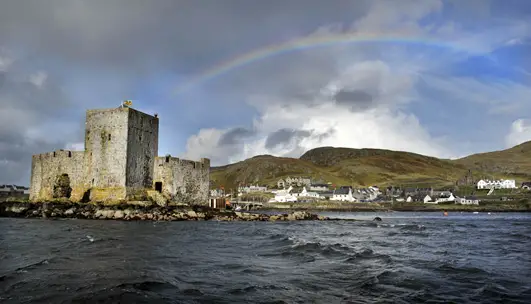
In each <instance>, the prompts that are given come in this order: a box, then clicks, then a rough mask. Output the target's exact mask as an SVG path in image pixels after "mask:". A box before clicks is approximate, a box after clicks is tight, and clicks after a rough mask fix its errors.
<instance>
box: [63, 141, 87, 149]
mask: <svg viewBox="0 0 531 304" xmlns="http://www.w3.org/2000/svg"><path fill="white" fill-rule="evenodd" d="M65 150H70V151H85V143H83V142H74V143H67V144H66V146H65Z"/></svg>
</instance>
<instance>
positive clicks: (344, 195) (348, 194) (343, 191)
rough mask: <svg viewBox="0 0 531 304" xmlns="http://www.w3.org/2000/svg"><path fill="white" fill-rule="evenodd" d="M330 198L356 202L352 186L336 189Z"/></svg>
mask: <svg viewBox="0 0 531 304" xmlns="http://www.w3.org/2000/svg"><path fill="white" fill-rule="evenodd" d="M330 200H331V201H341V202H355V201H356V199H355V198H354V196H352V188H350V187H345V188H339V189H337V190H335V191H334V194H333V195H332V197H331V198H330Z"/></svg>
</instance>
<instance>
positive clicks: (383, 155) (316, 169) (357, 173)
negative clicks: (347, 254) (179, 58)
mask: <svg viewBox="0 0 531 304" xmlns="http://www.w3.org/2000/svg"><path fill="white" fill-rule="evenodd" d="M530 169H531V142H527V143H524V144H521V145H519V146H516V147H514V148H511V149H508V150H504V151H497V152H489V153H481V154H474V155H471V156H468V157H465V158H461V159H458V160H446V159H438V158H435V157H429V156H424V155H420V154H415V153H410V152H400V151H391V150H384V149H350V148H335V147H321V148H316V149H312V150H309V151H307V152H306V153H304V154H303V155H302V156H301V157H300V158H299V159H297V158H286V157H275V156H271V155H260V156H255V157H253V158H250V159H247V160H244V161H241V162H238V163H234V164H230V165H226V166H222V167H213V168H212V169H211V180H212V182H213V185H212V186H214V187H219V186H224V187H225V188H226V189H229V188H234V187H237V185H238V184H240V183H241V184H261V185H268V186H273V185H275V184H276V182H277V181H278V180H279V179H280V178H284V177H287V176H292V177H293V176H308V177H311V178H313V179H315V180H321V181H323V182H332V183H333V184H336V185H354V186H370V185H378V186H381V187H382V186H387V185H396V186H412V185H418V186H434V187H441V186H450V185H454V184H455V183H456V181H457V180H459V179H462V178H463V177H464V176H467V174H468V175H471V174H472V175H473V177H474V178H476V179H477V178H500V177H512V178H516V179H519V180H531V170H530Z"/></svg>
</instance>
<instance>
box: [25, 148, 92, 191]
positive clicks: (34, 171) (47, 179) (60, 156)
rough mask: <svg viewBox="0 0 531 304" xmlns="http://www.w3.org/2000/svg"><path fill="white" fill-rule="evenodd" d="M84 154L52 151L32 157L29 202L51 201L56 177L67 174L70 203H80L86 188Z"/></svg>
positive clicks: (80, 152) (81, 152)
mask: <svg viewBox="0 0 531 304" xmlns="http://www.w3.org/2000/svg"><path fill="white" fill-rule="evenodd" d="M85 165H86V163H85V152H83V151H64V150H59V151H54V152H48V153H43V154H38V155H33V157H32V163H31V186H30V200H32V201H45V200H51V199H53V186H54V183H55V179H56V177H57V175H60V174H65V173H66V174H68V176H69V178H70V187H71V188H72V193H71V197H70V199H71V200H72V201H80V200H81V199H82V198H83V195H84V193H85V191H86V190H87V188H88V185H87V181H86V178H85V176H86V175H85V174H86V166H85Z"/></svg>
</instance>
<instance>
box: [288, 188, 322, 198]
mask: <svg viewBox="0 0 531 304" xmlns="http://www.w3.org/2000/svg"><path fill="white" fill-rule="evenodd" d="M293 196H297V197H307V198H319V197H320V195H319V193H317V192H308V191H306V187H303V188H302V191H301V193H294V194H293Z"/></svg>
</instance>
